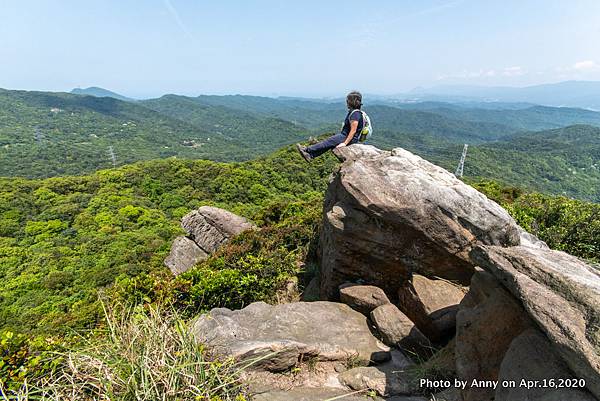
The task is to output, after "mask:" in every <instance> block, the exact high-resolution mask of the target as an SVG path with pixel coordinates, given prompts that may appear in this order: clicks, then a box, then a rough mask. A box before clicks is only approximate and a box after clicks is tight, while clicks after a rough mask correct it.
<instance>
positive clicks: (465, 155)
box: [454, 143, 469, 178]
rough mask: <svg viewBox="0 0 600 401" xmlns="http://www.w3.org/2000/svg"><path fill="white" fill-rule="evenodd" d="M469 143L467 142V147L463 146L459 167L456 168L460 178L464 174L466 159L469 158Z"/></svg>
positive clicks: (457, 175) (456, 173) (456, 174)
mask: <svg viewBox="0 0 600 401" xmlns="http://www.w3.org/2000/svg"><path fill="white" fill-rule="evenodd" d="M468 148H469V145H467V144H466V143H465V147H464V148H463V151H462V155H461V156H460V162H459V163H458V167H457V168H456V172H455V173H454V175H455V176H456V177H458V178H461V177H462V176H463V170H464V168H465V159H466V158H467V149H468Z"/></svg>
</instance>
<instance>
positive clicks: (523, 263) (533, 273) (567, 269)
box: [472, 246, 600, 398]
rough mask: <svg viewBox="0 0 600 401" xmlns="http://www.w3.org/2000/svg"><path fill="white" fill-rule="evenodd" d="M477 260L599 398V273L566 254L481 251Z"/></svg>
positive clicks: (532, 250) (527, 249)
mask: <svg viewBox="0 0 600 401" xmlns="http://www.w3.org/2000/svg"><path fill="white" fill-rule="evenodd" d="M472 257H473V260H474V261H475V262H476V263H478V264H479V265H480V266H481V267H483V268H485V269H486V270H488V271H490V272H491V273H493V274H494V275H495V276H496V277H497V278H498V280H499V281H500V282H501V283H502V284H503V285H504V286H505V287H506V288H507V289H508V290H509V291H510V292H511V293H512V294H513V296H515V297H516V298H517V299H519V300H520V301H521V302H522V304H523V306H524V308H525V310H526V311H527V313H528V314H529V315H530V316H531V317H532V319H533V320H534V321H535V322H536V323H537V325H538V326H539V327H540V328H541V329H542V331H543V332H544V333H545V334H546V336H547V337H548V339H549V340H550V343H551V344H552V346H553V348H555V349H556V350H557V353H558V355H560V356H561V357H562V359H563V360H564V361H565V362H566V364H567V365H568V366H569V367H570V368H571V370H572V371H573V372H574V373H575V376H577V377H580V378H583V379H585V380H586V382H587V386H588V388H589V390H590V391H591V392H592V393H593V394H594V395H595V396H596V397H597V398H600V273H599V272H598V271H597V270H595V269H593V268H592V267H590V266H588V265H587V264H585V263H584V262H582V261H580V260H579V259H577V258H575V257H573V256H570V255H568V254H566V253H564V252H558V251H551V250H545V249H539V248H538V249H536V248H531V247H512V248H500V247H491V246H481V247H478V248H476V249H474V250H473V252H472Z"/></svg>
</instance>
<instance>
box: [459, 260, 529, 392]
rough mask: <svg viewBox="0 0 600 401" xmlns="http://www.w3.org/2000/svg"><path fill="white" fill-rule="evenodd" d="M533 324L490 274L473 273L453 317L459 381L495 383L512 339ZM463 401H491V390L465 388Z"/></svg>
mask: <svg viewBox="0 0 600 401" xmlns="http://www.w3.org/2000/svg"><path fill="white" fill-rule="evenodd" d="M532 325H533V323H532V322H531V321H530V320H529V318H528V317H527V314H526V313H525V311H524V310H523V308H522V307H521V305H519V303H518V302H517V301H516V300H515V299H514V298H513V297H512V296H511V295H510V293H508V291H506V290H505V289H504V288H503V287H502V286H501V285H500V283H498V281H497V280H495V279H494V277H493V276H492V275H490V274H489V273H486V272H477V273H476V274H475V275H474V276H473V279H472V280H471V288H470V290H469V293H468V294H467V296H465V298H464V299H463V302H462V303H461V305H460V309H459V312H458V314H457V316H456V344H455V347H456V348H455V353H456V372H457V375H458V377H459V378H460V379H462V380H467V381H468V382H469V383H471V382H472V381H473V380H474V379H477V380H497V379H498V372H499V371H500V364H501V363H502V360H503V359H504V355H505V354H506V351H507V350H508V348H509V346H510V344H511V342H512V341H513V339H514V338H515V337H517V336H518V335H519V334H521V333H522V332H523V331H525V330H526V329H528V328H530V327H531V326H532ZM463 397H464V400H465V401H491V400H493V399H494V389H491V388H477V387H474V388H467V389H466V390H465V391H464V392H463Z"/></svg>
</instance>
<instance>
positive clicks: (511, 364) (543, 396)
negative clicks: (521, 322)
mask: <svg viewBox="0 0 600 401" xmlns="http://www.w3.org/2000/svg"><path fill="white" fill-rule="evenodd" d="M569 378H573V374H572V373H571V372H570V371H569V369H568V368H567V366H566V365H565V363H564V362H563V361H562V360H561V359H560V358H559V357H558V355H556V352H555V351H554V350H553V349H552V346H551V345H550V342H549V341H548V339H547V338H546V336H544V335H543V334H542V333H540V332H539V331H538V330H537V329H530V330H527V331H525V332H523V333H522V334H521V335H519V336H518V337H517V338H515V339H514V340H513V342H512V343H511V344H510V348H509V349H508V352H507V353H506V356H505V357H504V360H503V361H502V365H501V366H500V374H499V376H498V380H499V381H500V382H502V381H504V380H507V381H511V380H512V381H514V382H515V383H516V384H517V386H516V387H514V388H510V387H502V386H499V387H498V389H497V390H496V397H495V401H521V400H528V401H540V400H545V401H550V400H555V401H563V400H569V401H594V400H595V398H594V397H592V395H591V394H589V393H588V392H587V391H585V390H581V389H573V388H557V389H549V388H531V389H527V388H526V387H523V386H520V385H519V383H520V382H521V380H539V381H540V382H542V381H543V380H544V379H545V380H550V379H556V381H557V382H558V380H560V379H569Z"/></svg>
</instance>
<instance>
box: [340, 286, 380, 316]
mask: <svg viewBox="0 0 600 401" xmlns="http://www.w3.org/2000/svg"><path fill="white" fill-rule="evenodd" d="M340 301H341V302H343V303H345V304H346V305H348V306H350V307H351V308H352V309H354V310H357V311H359V312H360V313H362V314H364V315H367V316H368V315H369V313H371V311H372V310H373V309H375V308H377V307H378V306H381V305H385V304H389V303H390V300H389V299H388V297H387V295H385V292H383V290H382V289H381V288H378V287H375V286H372V285H358V284H350V283H347V284H342V285H341V286H340Z"/></svg>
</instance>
